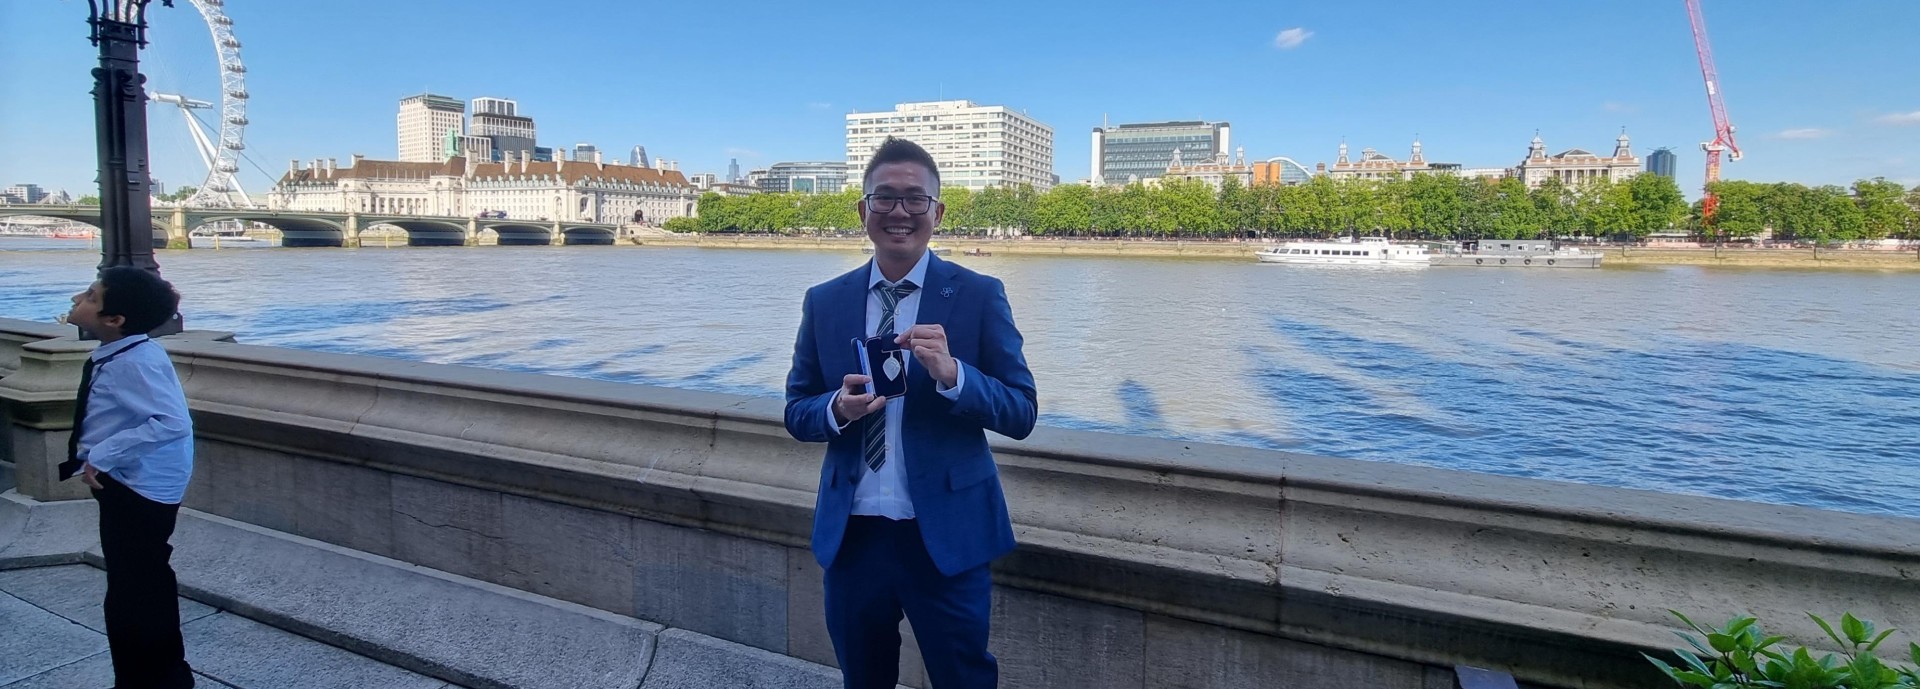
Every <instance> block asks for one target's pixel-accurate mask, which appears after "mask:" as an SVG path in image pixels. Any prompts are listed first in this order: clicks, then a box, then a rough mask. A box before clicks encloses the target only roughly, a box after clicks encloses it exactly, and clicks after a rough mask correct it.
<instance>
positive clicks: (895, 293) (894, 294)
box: [861, 280, 920, 471]
mask: <svg viewBox="0 0 1920 689" xmlns="http://www.w3.org/2000/svg"><path fill="white" fill-rule="evenodd" d="M917 289H920V286H919V285H916V284H913V282H912V281H909V280H901V281H900V284H897V285H888V284H886V283H885V282H882V283H880V284H877V285H874V286H873V290H874V291H875V292H879V293H880V327H878V328H875V329H874V331H873V332H874V334H875V335H892V334H894V332H893V317H894V314H895V312H897V311H898V310H899V309H900V300H902V299H905V298H907V295H909V294H913V291H914V290H917ZM865 420H866V424H867V427H866V430H865V431H864V432H863V433H864V435H865V440H866V442H865V444H863V445H862V446H861V447H862V450H863V455H864V456H865V457H866V459H867V468H869V469H872V470H873V471H879V470H880V467H881V465H884V464H886V463H887V409H886V408H885V407H881V408H880V411H879V412H878V413H874V414H868V415H867V417H866V419H865Z"/></svg>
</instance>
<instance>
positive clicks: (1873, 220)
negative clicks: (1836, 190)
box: [1853, 177, 1914, 239]
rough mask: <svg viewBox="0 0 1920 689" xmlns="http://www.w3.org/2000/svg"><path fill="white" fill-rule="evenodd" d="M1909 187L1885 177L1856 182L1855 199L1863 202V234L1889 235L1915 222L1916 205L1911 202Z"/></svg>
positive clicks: (1874, 235) (1869, 237) (1872, 235)
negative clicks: (1908, 200) (1908, 193)
mask: <svg viewBox="0 0 1920 689" xmlns="http://www.w3.org/2000/svg"><path fill="white" fill-rule="evenodd" d="M1906 194H1907V189H1906V187H1904V186H1902V185H1901V184H1900V183H1899V182H1889V181H1887V180H1886V179H1884V178H1880V177H1875V178H1873V179H1870V180H1867V179H1863V180H1859V181H1857V182H1854V183H1853V199H1854V202H1855V203H1856V204H1858V205H1859V206H1860V214H1861V223H1862V225H1861V238H1862V239H1885V238H1887V237H1893V236H1898V235H1901V234H1904V233H1906V231H1907V227H1908V226H1909V224H1910V223H1912V222H1913V213H1914V210H1913V207H1911V206H1908V205H1907V199H1906V198H1905V197H1906Z"/></svg>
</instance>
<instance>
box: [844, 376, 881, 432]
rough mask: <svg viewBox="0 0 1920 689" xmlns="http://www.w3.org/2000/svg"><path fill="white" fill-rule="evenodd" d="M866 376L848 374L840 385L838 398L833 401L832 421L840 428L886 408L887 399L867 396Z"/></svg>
mask: <svg viewBox="0 0 1920 689" xmlns="http://www.w3.org/2000/svg"><path fill="white" fill-rule="evenodd" d="M868 380H869V379H868V378H867V377H866V376H863V375H860V374H858V373H854V374H849V375H848V376H847V377H846V379H845V380H844V381H842V382H841V385H840V396H839V397H836V398H834V400H833V420H834V421H835V422H837V423H838V425H840V426H845V425H847V424H850V423H853V422H855V421H859V420H860V419H861V418H862V417H865V416H866V415H868V414H872V413H874V412H877V411H880V410H881V409H883V408H885V407H886V406H887V398H885V397H879V396H876V395H869V394H867V387H866V386H867V381H868Z"/></svg>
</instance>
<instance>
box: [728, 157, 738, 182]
mask: <svg viewBox="0 0 1920 689" xmlns="http://www.w3.org/2000/svg"><path fill="white" fill-rule="evenodd" d="M727 183H728V184H739V183H740V159H739V158H730V159H728V160H727Z"/></svg>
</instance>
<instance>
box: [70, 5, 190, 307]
mask: <svg viewBox="0 0 1920 689" xmlns="http://www.w3.org/2000/svg"><path fill="white" fill-rule="evenodd" d="M151 1H152V0H87V8H88V12H89V16H88V17H87V25H88V26H90V27H92V32H91V34H90V35H89V36H88V38H90V39H91V40H92V41H93V44H94V45H96V46H99V47H100V66H99V67H95V68H94V70H93V121H94V137H95V140H96V141H97V142H98V145H99V154H100V176H99V180H98V181H99V183H100V269H101V270H105V269H107V268H113V267H116V266H134V267H136V268H141V269H144V270H149V271H153V272H154V273H159V272H160V264H159V263H158V262H156V261H154V259H153V248H154V238H153V215H152V211H153V198H152V196H151V189H152V185H153V181H152V178H151V175H150V173H149V171H148V169H147V89H146V83H147V78H146V76H145V75H142V74H141V73H140V49H141V48H143V47H145V46H146V45H147V4H148V3H149V2H151ZM160 3H161V4H162V5H165V6H167V7H172V6H173V0H160ZM179 331H180V317H179V315H178V314H176V315H175V316H174V318H173V321H172V322H171V323H168V324H166V325H162V326H160V329H159V330H156V331H154V333H153V334H154V335H155V336H159V335H168V334H172V333H176V332H179Z"/></svg>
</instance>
